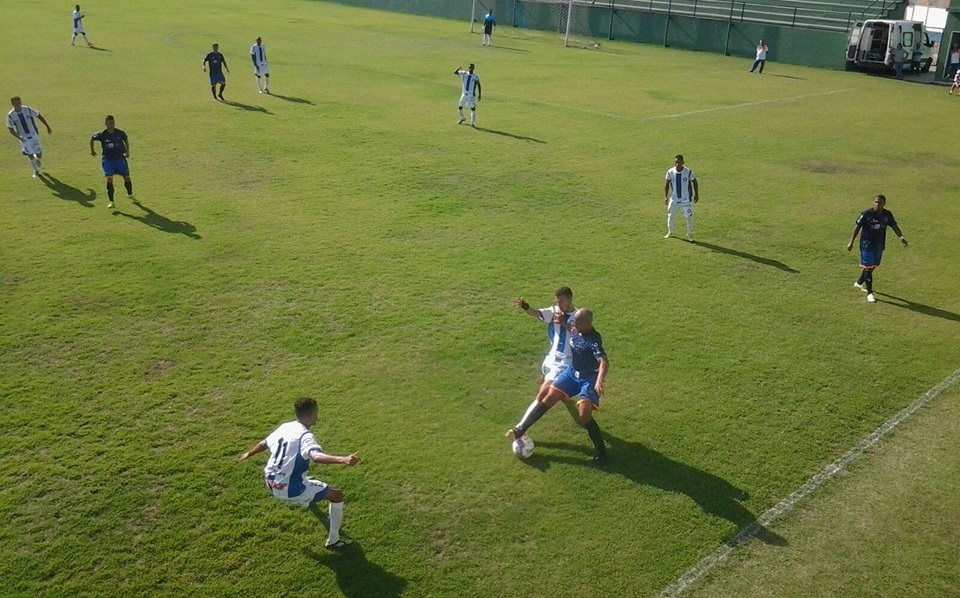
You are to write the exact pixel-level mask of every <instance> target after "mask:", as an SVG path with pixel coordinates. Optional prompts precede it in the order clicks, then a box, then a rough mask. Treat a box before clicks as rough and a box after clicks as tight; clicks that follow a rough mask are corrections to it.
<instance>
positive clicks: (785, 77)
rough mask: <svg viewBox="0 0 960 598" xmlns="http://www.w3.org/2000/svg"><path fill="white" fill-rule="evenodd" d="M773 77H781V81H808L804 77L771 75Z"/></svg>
mask: <svg viewBox="0 0 960 598" xmlns="http://www.w3.org/2000/svg"><path fill="white" fill-rule="evenodd" d="M770 76H771V77H780V78H781V79H796V80H797V81H806V79H804V78H803V77H794V76H793V75H770Z"/></svg>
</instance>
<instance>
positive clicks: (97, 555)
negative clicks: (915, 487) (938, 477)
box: [0, 0, 960, 598]
mask: <svg viewBox="0 0 960 598" xmlns="http://www.w3.org/2000/svg"><path fill="white" fill-rule="evenodd" d="M71 8H72V7H71V6H67V5H62V4H61V3H56V2H52V1H51V0H37V1H34V2H31V3H28V4H19V5H17V7H16V11H14V10H13V9H8V11H7V12H10V13H14V12H15V13H16V14H15V15H14V16H15V17H16V19H15V20H16V21H17V22H20V23H30V26H29V34H25V33H23V32H20V31H19V30H15V29H14V19H10V18H7V19H3V20H2V24H0V34H2V35H0V38H2V39H4V40H5V43H6V46H5V47H6V49H7V50H8V52H7V54H8V55H16V57H17V60H15V61H10V62H8V63H7V64H6V65H5V66H4V70H3V72H4V73H5V74H6V75H7V76H6V77H5V78H4V79H5V81H6V88H5V89H6V93H5V94H4V98H7V97H9V96H11V95H19V96H21V97H22V98H23V103H24V104H26V105H29V106H33V107H34V108H37V109H38V110H39V111H40V112H41V113H42V114H43V115H44V117H45V118H46V119H47V120H48V122H49V123H50V125H51V127H52V128H53V135H51V136H46V135H43V137H42V139H43V147H44V158H43V164H44V170H45V173H46V176H45V177H44V178H43V179H42V180H37V179H33V178H31V176H30V170H29V167H28V163H27V160H26V159H25V158H24V157H23V156H21V155H20V154H19V149H18V147H17V143H16V140H14V139H13V138H12V137H9V136H8V137H7V138H6V142H5V146H4V147H3V148H2V149H3V151H2V152H0V188H2V189H3V194H2V198H3V199H2V201H0V231H2V235H3V237H4V242H3V243H2V245H0V265H2V268H0V284H2V290H3V298H4V301H3V306H2V311H0V323H2V326H0V366H2V367H0V401H2V403H0V407H2V411H3V417H0V438H2V439H3V440H4V442H3V444H4V446H5V449H4V450H3V451H2V453H0V454H2V455H3V458H2V459H0V474H2V478H3V484H2V486H0V517H2V519H3V521H4V522H5V525H3V526H0V562H2V564H0V579H2V580H3V582H4V591H3V593H4V594H5V595H15V596H35V595H49V596H61V595H62V596H67V595H70V596H74V595H90V596H120V595H123V596H127V595H171V596H173V595H183V594H187V593H191V594H197V595H208V596H220V595H233V596H255V595H263V596H275V595H306V596H313V595H344V596H349V597H357V598H359V597H369V596H400V595H403V596H503V595H509V594H515V595H526V596H551V597H553V596H571V597H580V596H598V597H599V596H651V595H657V594H658V593H659V592H661V591H662V590H663V589H664V588H666V587H668V586H669V585H670V584H671V583H672V582H674V581H675V580H676V579H677V578H678V577H679V576H680V575H682V574H683V573H684V572H685V571H687V570H688V569H689V568H690V567H691V566H693V565H695V564H696V563H698V562H699V561H700V560H701V559H702V558H703V557H705V556H707V555H709V554H710V553H712V552H713V551H714V550H715V549H716V548H717V547H718V546H719V545H721V544H722V543H723V542H725V541H727V540H729V539H731V538H733V537H734V536H735V535H736V533H737V531H738V530H739V529H741V528H742V527H744V526H746V525H748V524H749V523H751V522H752V521H754V520H755V519H756V518H757V517H758V516H759V515H760V514H761V513H763V512H764V511H766V510H767V509H769V508H770V507H771V506H773V505H775V504H777V503H778V502H779V501H780V500H781V499H783V498H784V497H785V496H787V495H789V494H790V493H791V492H793V491H794V490H796V489H797V488H798V487H799V486H801V485H802V484H803V483H804V482H805V481H806V480H807V479H809V478H810V477H811V476H812V475H814V474H815V473H817V472H818V471H820V470H821V469H822V468H823V467H824V465H826V464H828V463H830V462H832V461H833V460H834V459H836V458H837V457H838V456H840V455H842V454H843V453H844V452H846V451H847V450H848V449H849V448H850V447H851V446H854V445H856V444H857V443H858V442H859V441H860V440H861V439H862V438H863V437H865V436H866V435H867V434H869V433H870V432H872V431H873V430H875V429H876V428H877V427H878V426H880V425H881V424H882V423H883V422H885V421H887V420H888V419H889V418H890V417H891V416H892V415H894V414H895V413H897V412H898V411H900V410H901V409H902V408H904V407H905V406H907V405H909V404H910V403H911V402H912V401H913V400H914V399H916V398H917V397H918V396H920V395H922V394H923V393H924V392H926V391H927V390H928V389H930V388H931V387H933V386H934V385H936V384H937V383H938V382H940V381H941V380H943V379H944V378H946V377H947V376H949V375H950V374H951V373H952V372H954V371H955V370H956V369H957V368H958V367H960V282H958V279H957V276H956V269H957V266H956V256H957V255H960V238H958V235H957V233H956V223H957V222H958V219H960V204H958V202H957V201H956V198H957V194H958V193H957V192H958V183H957V182H956V181H954V178H953V177H952V176H951V173H953V172H955V171H957V169H958V168H960V147H958V145H957V144H956V140H955V135H954V134H953V133H954V126H953V119H954V118H955V116H956V112H955V111H956V109H957V106H956V103H957V101H958V100H957V99H956V98H953V97H950V96H948V95H947V93H946V91H945V88H942V87H936V86H924V85H912V84H906V83H902V82H897V81H894V80H892V79H884V78H878V77H869V76H866V75H862V74H855V73H843V72H830V71H823V70H816V69H809V68H803V67H797V66H790V65H784V64H778V63H776V62H775V61H771V62H769V63H768V64H767V68H766V71H767V73H766V74H764V75H762V76H759V75H748V74H747V70H748V69H749V67H750V64H751V62H752V60H749V59H745V58H733V57H723V56H717V55H712V54H705V53H694V52H682V51H677V50H671V49H668V48H658V47H651V46H646V45H637V44H626V43H617V42H610V43H604V44H603V47H602V49H600V50H596V51H595V50H589V51H587V50H579V49H571V48H563V47H562V45H561V43H560V39H559V38H558V37H557V36H556V35H555V34H550V33H541V32H532V31H526V30H519V29H512V28H509V27H501V28H499V29H498V30H497V32H496V33H495V35H494V37H493V44H494V45H493V47H491V48H481V47H480V42H481V36H480V35H479V34H473V35H471V34H469V33H468V29H469V24H468V23H465V22H456V21H448V20H439V19H428V18H422V17H415V16H409V15H401V14H394V13H387V12H379V11H373V10H360V9H354V8H349V7H344V6H341V5H337V4H328V3H324V2H311V1H297V0H278V1H277V2H272V3H256V2H250V1H248V0H239V1H233V2H225V1H222V0H212V1H211V2H206V3H203V4H202V6H201V5H195V4H193V3H188V2H185V1H184V0H171V1H170V2H164V3H161V4H156V5H154V4H142V3H123V2H116V1H111V2H105V3H102V4H90V5H86V4H84V5H83V9H84V10H83V12H84V13H85V14H86V19H85V21H84V24H85V26H86V30H87V34H88V37H89V38H90V39H91V41H92V42H93V43H94V44H95V47H94V48H93V49H90V48H86V47H83V44H79V45H78V46H77V47H71V46H70V45H69V39H70V34H71V30H70V19H69V13H70V11H71ZM257 36H262V37H263V42H264V44H265V46H266V48H267V51H268V56H269V59H270V70H271V85H270V88H271V91H272V92H273V94H272V95H269V96H268V95H263V94H258V93H257V87H256V81H255V78H254V76H253V74H252V65H251V62H250V57H249V48H250V46H251V44H253V42H254V40H255V38H256V37H257ZM212 43H219V44H220V50H221V51H222V52H223V53H224V55H225V56H226V59H227V64H228V67H229V69H230V72H229V73H227V75H226V77H227V82H228V84H227V88H226V91H225V94H224V95H225V98H226V100H227V101H226V102H215V101H214V100H213V99H211V97H210V90H209V86H208V81H207V76H206V74H205V73H204V72H203V71H202V70H201V61H202V59H203V57H204V55H205V54H206V53H207V52H208V51H209V50H210V46H211V44H212ZM471 62H473V63H475V64H476V67H477V73H478V74H479V75H480V78H481V82H482V88H483V96H482V100H481V101H480V102H479V107H478V109H477V126H478V129H476V130H474V129H471V128H470V127H468V126H465V125H460V126H457V125H456V124H455V123H456V120H457V112H456V103H457V99H458V97H459V92H460V80H459V78H458V77H456V76H454V75H453V71H454V69H455V68H456V67H458V66H461V67H466V66H467V64H468V63H471ZM106 114H112V115H114V116H115V117H116V122H117V126H118V127H119V128H121V129H123V130H124V131H126V132H127V134H128V135H129V138H130V144H131V157H130V168H131V176H132V179H133V182H134V187H135V191H136V194H135V198H134V200H131V199H128V198H127V197H126V196H125V194H124V192H123V189H122V185H120V184H119V183H118V185H117V186H118V189H119V191H118V196H117V201H116V207H115V209H108V208H107V207H106V205H107V197H106V190H105V188H104V182H103V177H102V174H101V171H100V160H99V158H95V157H92V156H90V153H89V146H88V140H89V138H90V135H91V133H93V132H95V131H98V130H100V129H102V125H103V119H104V116H105V115H106ZM677 153H682V154H684V156H685V158H686V164H687V166H689V167H690V168H692V169H693V170H694V172H695V173H696V175H697V178H698V180H699V183H700V197H701V201H700V203H699V204H698V205H697V208H696V213H695V218H696V233H697V243H688V242H686V241H683V240H679V239H670V240H664V239H663V238H662V237H663V234H664V233H665V216H666V214H665V208H664V205H663V201H662V197H663V181H664V178H663V177H664V173H665V171H666V170H667V169H668V168H669V167H670V166H671V165H672V160H673V156H674V155H675V154H677ZM878 193H883V194H885V195H886V197H887V199H888V204H887V207H888V209H890V210H891V211H892V212H893V213H894V214H895V215H896V217H897V220H898V222H899V224H900V226H901V228H902V229H903V232H904V234H905V236H906V237H907V238H908V239H909V241H910V246H909V247H908V248H903V247H900V246H899V244H898V243H895V241H896V239H895V238H894V237H893V236H892V234H891V235H889V236H888V240H889V241H890V243H889V244H888V249H887V251H886V252H885V255H884V260H883V266H882V267H881V268H879V269H878V271H877V274H876V276H875V290H876V294H877V299H878V302H877V303H876V304H873V305H868V304H867V303H866V301H865V299H864V296H863V294H862V293H860V292H859V291H857V290H856V289H854V288H853V287H852V286H851V283H852V282H853V281H854V280H855V278H856V276H857V273H858V270H857V252H856V250H854V252H852V253H848V252H847V251H846V249H845V246H846V243H847V241H848V240H849V238H850V233H851V230H852V229H853V224H854V221H855V220H856V218H857V215H858V213H859V212H860V211H862V210H864V209H866V208H867V207H869V206H870V203H871V201H872V199H873V197H874V196H875V195H876V194H878ZM682 226H683V223H682V222H681V223H680V228H679V229H678V230H680V231H682V230H683V229H682ZM560 285H569V286H570V287H572V289H573V291H574V299H575V303H576V304H577V305H578V306H580V307H589V308H591V309H593V310H594V312H595V324H596V327H597V329H598V330H599V331H600V332H601V333H602V334H603V338H604V345H605V347H606V349H607V352H608V354H609V358H610V364H611V366H610V374H609V377H608V381H607V385H606V394H605V396H604V398H603V401H602V409H601V410H600V411H599V412H598V414H597V421H598V422H599V424H600V426H601V427H602V429H603V430H604V433H605V435H606V438H607V442H608V444H609V450H610V454H611V463H610V464H609V466H607V467H606V468H605V469H603V470H597V469H594V468H591V467H590V466H589V461H590V454H591V452H592V451H591V445H590V441H589V439H588V437H587V434H586V433H585V432H584V430H583V429H581V428H580V427H578V426H576V425H574V424H573V422H572V421H571V419H570V417H569V416H568V415H567V413H565V410H564V409H563V408H562V407H561V408H558V409H554V410H552V411H551V412H550V413H549V414H547V415H546V416H545V417H544V418H543V420H541V421H540V422H539V423H538V424H537V425H536V426H535V427H534V428H533V429H532V430H531V431H530V435H531V436H532V437H533V438H534V440H535V441H536V445H537V448H536V452H535V454H534V456H533V457H532V458H531V459H529V460H528V461H526V462H519V461H518V460H517V459H515V458H514V457H513V456H511V454H510V451H509V448H510V447H509V442H508V441H507V440H505V439H504V437H503V432H504V431H505V430H506V429H507V428H508V427H509V426H511V425H512V424H513V423H515V422H516V420H517V418H518V417H519V416H520V415H521V414H522V413H523V411H524V409H525V408H526V406H527V405H528V404H529V402H530V400H531V399H532V398H533V396H534V393H535V392H536V389H537V386H538V379H537V378H538V375H539V366H540V361H541V359H542V358H543V354H544V353H545V352H546V350H547V343H546V337H545V334H544V330H543V327H542V326H541V325H539V324H538V323H537V322H535V321H534V320H533V319H532V318H529V317H527V316H525V315H524V314H523V313H522V312H520V311H519V310H517V309H515V308H514V307H512V305H511V301H512V299H514V298H515V297H517V296H520V295H523V296H524V297H525V298H526V299H527V300H528V301H529V302H530V303H531V304H533V306H534V307H542V306H546V305H549V304H550V303H551V301H552V298H553V292H554V290H555V289H556V288H557V287H558V286H560ZM301 395H310V396H315V397H317V399H318V402H319V403H320V419H319V422H318V423H317V425H316V426H315V427H314V432H315V434H316V436H317V438H318V440H319V442H320V444H321V445H322V446H323V447H324V449H325V450H328V451H329V452H331V453H334V454H347V453H349V452H353V451H358V452H359V454H360V456H361V457H362V458H363V462H362V463H360V464H359V465H358V466H356V467H354V468H349V469H348V468H340V467H336V466H312V473H313V475H314V476H315V477H318V478H320V479H323V480H325V481H328V482H329V483H331V484H333V485H335V486H337V487H339V488H342V489H343V491H344V494H345V497H346V502H345V519H344V533H345V534H347V535H348V536H350V537H352V538H354V539H355V540H356V544H355V545H354V546H353V547H352V549H351V550H350V551H348V552H346V553H343V554H337V553H328V552H327V551H325V550H324V548H323V540H324V538H325V536H326V532H325V523H326V515H325V510H324V511H323V512H321V513H318V515H317V516H314V514H312V513H311V512H310V511H306V510H303V509H298V508H294V507H288V506H285V505H284V504H282V503H280V502H278V501H277V500H275V499H273V498H272V497H271V496H270V495H269V493H268V492H267V491H266V490H265V489H264V488H263V482H262V466H263V463H264V459H265V456H263V455H261V457H258V458H254V459H251V460H250V461H248V462H245V463H238V461H237V458H238V456H239V455H240V453H242V452H243V451H244V450H246V449H248V448H249V447H250V446H251V445H253V444H254V443H256V442H257V441H258V440H261V439H263V438H264V437H265V436H266V435H267V434H268V433H269V432H271V431H272V430H273V429H274V428H275V427H276V426H277V425H278V424H280V423H281V422H284V421H287V420H289V419H292V417H293V414H292V407H291V406H292V402H293V399H294V398H295V397H297V396H301ZM950 396H953V397H955V396H956V393H955V392H954V393H953V394H952V395H950ZM942 462H943V463H945V464H948V465H945V466H949V467H953V468H954V469H956V467H957V465H956V463H957V457H956V455H955V454H952V455H951V454H945V455H944V456H943V461H942ZM867 471H869V470H867ZM812 500H814V501H816V500H817V496H816V495H814V496H813V497H812ZM943 508H944V512H938V513H931V514H930V517H929V519H928V521H945V522H953V523H952V525H953V526H954V529H956V526H957V525H960V521H958V520H957V514H956V510H955V509H952V510H951V509H950V506H949V505H944V506H943ZM324 509H325V507H324ZM784 534H785V532H782V531H781V530H778V529H771V530H767V531H765V532H764V533H762V534H760V536H759V538H758V539H756V540H754V542H755V543H756V542H759V543H765V544H767V545H770V546H781V547H784V549H789V547H790V546H791V542H792V541H793V537H792V536H790V535H789V534H787V535H784ZM953 538H954V539H955V538H956V535H955V534H954V535H953ZM943 541H944V544H945V545H948V544H949V543H950V542H953V540H951V536H950V534H944V536H943ZM954 545H955V543H954ZM916 550H917V551H922V550H923V547H922V546H920V547H917V548H916ZM944 553H946V554H949V551H939V552H937V553H936V554H937V555H941V554H944ZM917 561H918V564H917V567H916V568H915V569H914V570H913V574H916V575H918V576H920V577H919V579H921V580H922V579H924V576H926V578H927V579H929V578H930V577H931V576H933V577H937V576H942V571H943V570H944V569H946V568H948V566H949V565H946V564H945V563H944V561H943V559H942V558H941V557H939V556H937V557H935V558H930V559H927V560H926V561H925V560H924V559H922V558H918V559H917ZM924 567H927V568H924ZM734 575H735V574H734ZM925 587H927V586H924V584H923V583H922V582H918V584H917V587H916V593H915V594H913V595H914V596H918V597H919V596H928V595H930V594H929V593H924V590H925ZM935 587H946V586H945V585H944V584H940V585H937V586H935ZM721 595H722V593H721ZM760 595H762V594H760Z"/></svg>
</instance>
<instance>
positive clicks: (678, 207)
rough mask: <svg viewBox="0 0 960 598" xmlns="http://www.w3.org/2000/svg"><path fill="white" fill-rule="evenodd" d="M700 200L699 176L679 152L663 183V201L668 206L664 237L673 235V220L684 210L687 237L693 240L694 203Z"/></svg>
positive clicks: (667, 237)
mask: <svg viewBox="0 0 960 598" xmlns="http://www.w3.org/2000/svg"><path fill="white" fill-rule="evenodd" d="M698 201H700V185H699V184H698V183H697V177H696V176H695V175H694V174H693V171H692V170H690V169H689V168H687V167H685V166H684V165H683V156H682V155H680V154H677V156H676V157H675V158H674V160H673V168H671V169H670V170H668V171H667V177H666V182H665V183H664V184H663V203H664V205H666V206H667V234H666V236H664V237H663V238H664V239H669V238H670V237H672V236H673V221H674V220H675V219H676V217H677V214H678V213H679V212H683V217H684V218H686V220H687V239H689V240H690V241H693V204H695V203H697V202H698Z"/></svg>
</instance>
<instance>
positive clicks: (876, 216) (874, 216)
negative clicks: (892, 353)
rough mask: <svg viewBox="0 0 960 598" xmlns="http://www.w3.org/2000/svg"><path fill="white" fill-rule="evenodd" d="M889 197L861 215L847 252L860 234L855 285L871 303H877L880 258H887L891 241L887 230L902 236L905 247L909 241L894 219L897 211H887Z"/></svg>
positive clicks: (877, 199)
mask: <svg viewBox="0 0 960 598" xmlns="http://www.w3.org/2000/svg"><path fill="white" fill-rule="evenodd" d="M886 205H887V198H886V197H884V196H883V195H878V196H877V197H876V198H874V200H873V207H872V208H869V209H866V210H864V211H863V212H860V217H859V218H857V223H856V226H854V228H853V235H851V236H850V242H849V243H847V251H850V250H852V249H853V242H854V241H856V240H857V234H860V278H858V279H857V282H855V283H853V286H855V287H856V288H858V289H860V290H861V291H863V292H864V293H866V294H867V301H868V302H869V303H876V301H877V300H876V298H874V296H873V271H874V270H875V269H876V268H877V266H879V265H880V259H881V258H882V257H883V247H884V245H885V244H886V240H887V227H888V226H889V227H890V228H892V229H893V232H895V233H897V236H898V237H900V242H901V243H903V246H904V247H906V246H907V240H906V239H905V238H904V236H903V232H901V231H900V227H899V226H898V225H897V219H896V218H894V217H893V212H891V211H890V210H887V209H885V207H886Z"/></svg>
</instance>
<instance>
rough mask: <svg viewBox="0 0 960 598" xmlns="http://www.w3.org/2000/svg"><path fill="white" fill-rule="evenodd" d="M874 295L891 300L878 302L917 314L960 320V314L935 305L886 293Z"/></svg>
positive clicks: (954, 320)
mask: <svg viewBox="0 0 960 598" xmlns="http://www.w3.org/2000/svg"><path fill="white" fill-rule="evenodd" d="M873 294H874V295H875V296H879V297H886V298H887V299H890V300H891V301H884V300H883V299H877V302H879V303H887V304H889V305H895V306H897V307H902V308H904V309H909V310H910V311H915V312H917V313H918V314H924V315H927V316H934V317H936V318H943V319H944V320H950V321H952V322H960V314H955V313H953V312H952V311H946V310H943V309H938V308H936V307H930V306H929V305H924V304H922V303H914V302H913V301H910V300H909V299H903V298H901V297H894V296H893V295H888V294H886V293H878V292H876V291H874V292H873Z"/></svg>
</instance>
